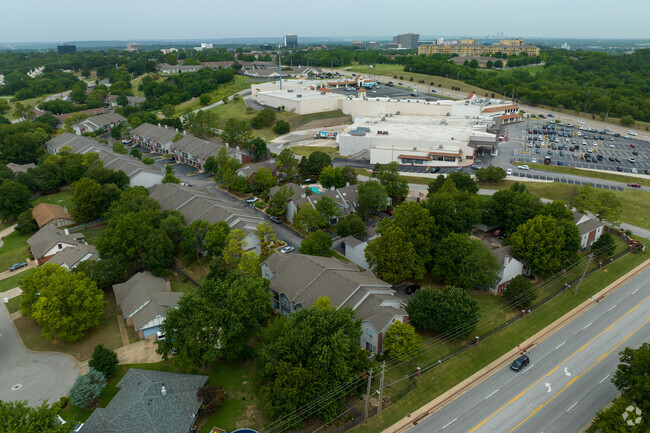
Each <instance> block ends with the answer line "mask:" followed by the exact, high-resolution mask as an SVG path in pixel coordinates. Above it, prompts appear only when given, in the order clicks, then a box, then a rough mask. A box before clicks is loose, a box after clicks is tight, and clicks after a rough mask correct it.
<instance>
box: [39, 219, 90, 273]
mask: <svg viewBox="0 0 650 433" xmlns="http://www.w3.org/2000/svg"><path fill="white" fill-rule="evenodd" d="M85 243H86V242H85V241H84V235H83V233H70V232H69V231H68V230H67V229H65V230H59V229H57V228H54V227H49V226H45V227H43V228H42V229H40V230H39V231H37V232H36V233H35V234H34V235H33V236H32V237H31V238H29V239H28V240H27V244H28V245H29V251H30V252H31V253H32V255H33V256H34V258H35V259H36V260H37V261H38V264H39V265H42V264H43V263H45V262H47V261H48V260H49V259H51V258H52V256H54V255H55V254H57V253H58V252H59V251H61V250H63V249H64V248H72V247H75V246H79V245H82V244H85Z"/></svg>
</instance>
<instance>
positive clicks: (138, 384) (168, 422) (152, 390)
mask: <svg viewBox="0 0 650 433" xmlns="http://www.w3.org/2000/svg"><path fill="white" fill-rule="evenodd" d="M207 380H208V376H199V375H195V374H179V373H168V372H165V371H152V370H141V369H139V368H131V369H129V371H127V372H126V374H125V375H124V377H123V378H122V380H120V381H119V382H118V384H117V387H118V388H120V391H119V392H118V393H117V394H116V395H115V397H113V400H111V402H110V403H109V404H108V406H106V408H98V409H95V411H94V412H93V413H92V414H91V415H90V418H88V420H87V421H86V422H85V423H84V425H83V427H81V429H80V430H79V431H80V432H82V433H99V432H101V433H142V432H148V433H187V432H188V431H189V430H190V428H191V427H192V425H193V424H194V420H195V417H196V414H197V412H198V410H199V408H200V407H201V401H199V400H198V398H197V396H196V393H197V391H198V389H199V388H201V387H202V386H203V385H205V383H206V382H207ZM163 388H164V392H163Z"/></svg>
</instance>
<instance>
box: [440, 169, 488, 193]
mask: <svg viewBox="0 0 650 433" xmlns="http://www.w3.org/2000/svg"><path fill="white" fill-rule="evenodd" d="M447 179H451V180H452V182H453V183H454V186H455V187H456V189H457V190H458V191H467V192H469V193H471V194H476V193H477V192H478V185H476V182H474V179H472V176H470V175H469V174H468V173H463V172H460V171H452V172H451V173H449V174H448V175H447V177H445V176H444V175H442V174H439V175H438V177H437V178H436V180H434V181H433V182H431V183H430V184H429V194H435V193H436V192H438V190H439V189H440V188H442V186H443V185H444V184H445V182H446V181H447Z"/></svg>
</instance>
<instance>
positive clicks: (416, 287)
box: [404, 284, 420, 295]
mask: <svg viewBox="0 0 650 433" xmlns="http://www.w3.org/2000/svg"><path fill="white" fill-rule="evenodd" d="M416 290H420V286H419V285H417V284H411V285H408V286H406V287H405V288H404V293H406V294H407V295H412V294H413V293H415V291H416Z"/></svg>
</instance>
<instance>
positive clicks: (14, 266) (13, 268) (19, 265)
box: [9, 262, 27, 272]
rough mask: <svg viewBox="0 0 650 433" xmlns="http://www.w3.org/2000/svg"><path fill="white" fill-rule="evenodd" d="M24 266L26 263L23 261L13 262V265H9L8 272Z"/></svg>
mask: <svg viewBox="0 0 650 433" xmlns="http://www.w3.org/2000/svg"><path fill="white" fill-rule="evenodd" d="M25 266H27V263H25V262H20V263H14V264H13V265H11V266H9V271H10V272H13V271H17V270H18V269H20V268H24V267H25Z"/></svg>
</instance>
